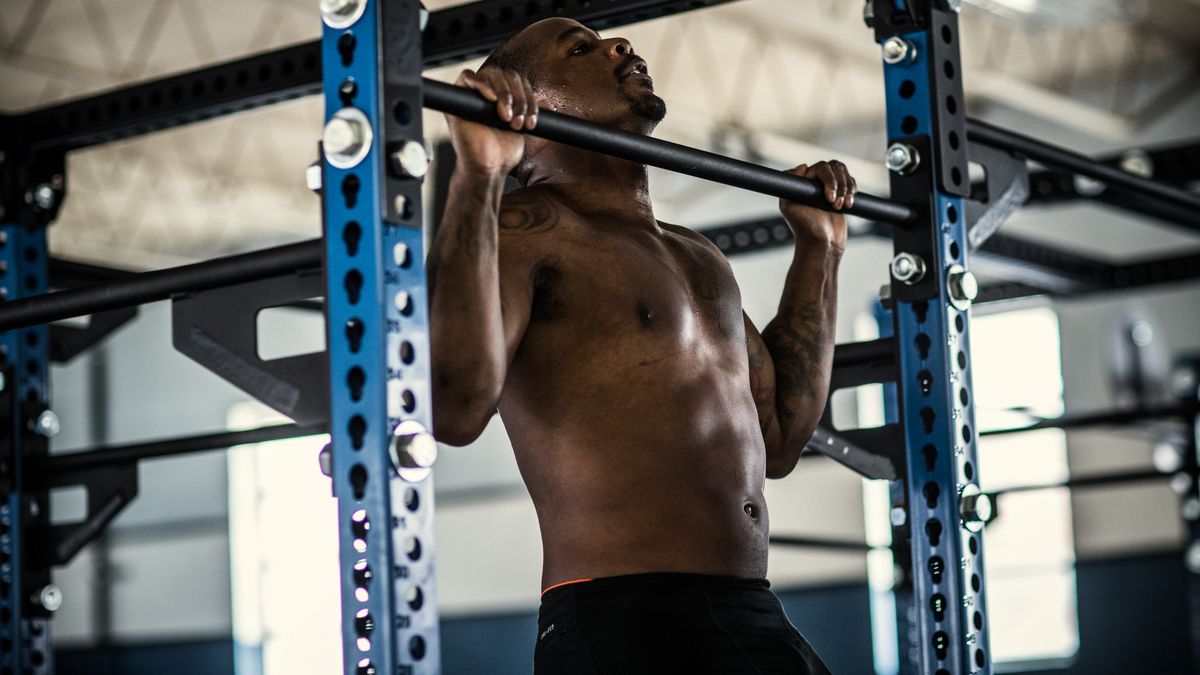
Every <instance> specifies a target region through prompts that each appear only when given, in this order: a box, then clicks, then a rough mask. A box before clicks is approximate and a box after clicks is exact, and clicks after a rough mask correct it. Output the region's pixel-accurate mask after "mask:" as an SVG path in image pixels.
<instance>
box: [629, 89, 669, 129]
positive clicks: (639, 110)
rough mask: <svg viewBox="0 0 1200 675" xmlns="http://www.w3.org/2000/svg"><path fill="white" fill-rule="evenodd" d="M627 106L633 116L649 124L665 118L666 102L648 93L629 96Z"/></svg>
mask: <svg viewBox="0 0 1200 675" xmlns="http://www.w3.org/2000/svg"><path fill="white" fill-rule="evenodd" d="M629 104H630V106H631V107H632V108H633V112H634V114H636V115H637V116H638V117H641V118H643V119H646V120H649V121H651V122H656V123H657V122H661V121H663V118H665V117H666V116H667V102H666V101H664V100H662V99H661V98H659V97H658V96H657V95H655V94H652V93H649V92H647V93H645V94H643V95H641V96H630V97H629Z"/></svg>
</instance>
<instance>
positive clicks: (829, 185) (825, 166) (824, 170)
mask: <svg viewBox="0 0 1200 675" xmlns="http://www.w3.org/2000/svg"><path fill="white" fill-rule="evenodd" d="M813 169H814V170H815V173H816V174H817V177H818V178H819V179H820V181H821V183H823V184H824V185H825V200H826V201H828V202H829V204H830V205H831V206H834V207H837V205H838V204H837V199H838V180H837V174H836V173H834V171H833V167H831V166H829V162H820V163H818V164H817V165H816V166H814V167H813Z"/></svg>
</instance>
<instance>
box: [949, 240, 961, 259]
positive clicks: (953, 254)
mask: <svg viewBox="0 0 1200 675" xmlns="http://www.w3.org/2000/svg"><path fill="white" fill-rule="evenodd" d="M959 253H962V251H960V250H959V248H958V242H957V241H952V242H950V259H951V260H958V254H959Z"/></svg>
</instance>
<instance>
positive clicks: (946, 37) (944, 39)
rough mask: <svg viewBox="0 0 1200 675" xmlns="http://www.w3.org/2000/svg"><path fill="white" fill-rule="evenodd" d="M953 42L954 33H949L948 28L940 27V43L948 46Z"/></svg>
mask: <svg viewBox="0 0 1200 675" xmlns="http://www.w3.org/2000/svg"><path fill="white" fill-rule="evenodd" d="M952 40H954V33H952V32H951V31H950V26H942V42H945V43H946V44H950V42H951V41H952Z"/></svg>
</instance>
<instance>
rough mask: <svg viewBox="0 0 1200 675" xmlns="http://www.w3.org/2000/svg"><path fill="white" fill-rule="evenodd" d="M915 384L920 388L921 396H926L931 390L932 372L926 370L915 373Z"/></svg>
mask: <svg viewBox="0 0 1200 675" xmlns="http://www.w3.org/2000/svg"><path fill="white" fill-rule="evenodd" d="M917 386H919V387H920V388H921V395H922V396H928V395H929V393H930V392H932V391H933V373H931V372H929V371H928V370H922V371H921V372H919V373H917Z"/></svg>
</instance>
